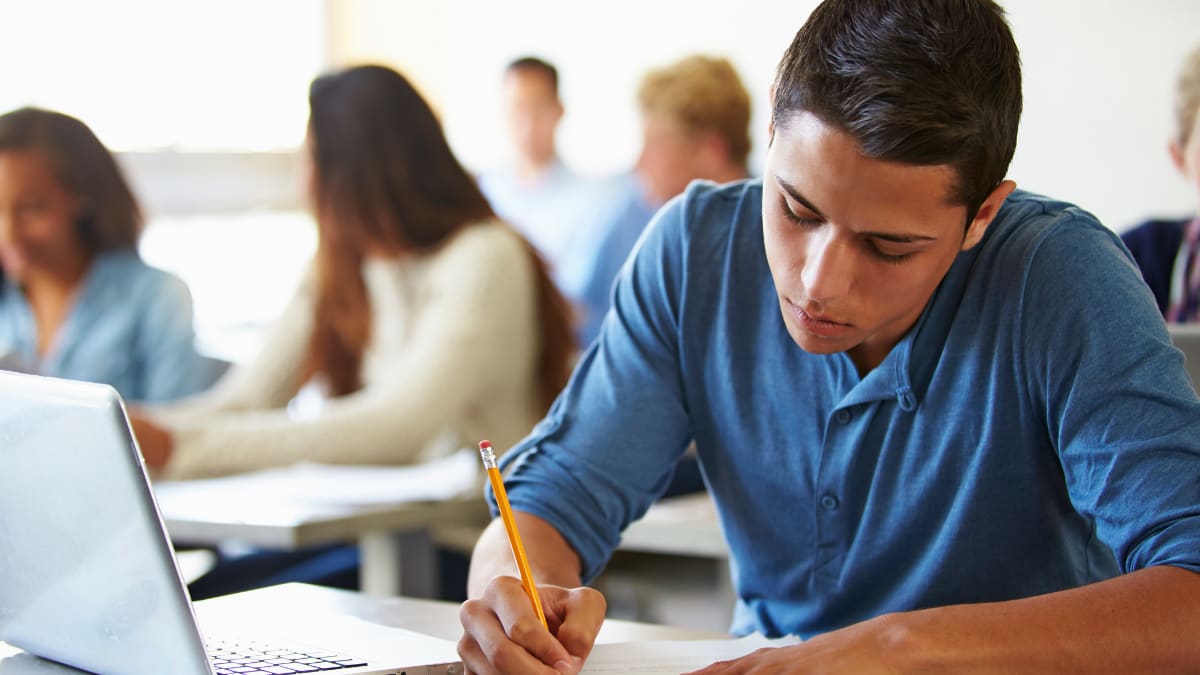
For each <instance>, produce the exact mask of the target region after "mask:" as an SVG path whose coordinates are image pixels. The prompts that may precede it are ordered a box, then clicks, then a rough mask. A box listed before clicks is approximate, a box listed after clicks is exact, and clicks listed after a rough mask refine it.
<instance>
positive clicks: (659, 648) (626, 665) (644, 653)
mask: <svg viewBox="0 0 1200 675" xmlns="http://www.w3.org/2000/svg"><path fill="white" fill-rule="evenodd" d="M797 644H800V639H799V638H795V637H787V638H779V639H768V638H765V637H763V636H762V635H759V634H758V633H753V634H750V635H747V636H746V637H743V638H737V639H732V640H648V641H645V642H617V643H611V644H602V645H596V646H595V647H593V648H592V653H591V655H590V656H588V660H587V663H585V664H584V666H583V671H582V672H583V674H585V675H591V674H597V673H625V674H626V675H668V674H669V675H679V673H686V672H690V671H693V670H699V669H700V668H703V667H705V666H708V665H711V664H713V663H716V662H717V661H728V660H729V659H735V658H737V657H739V656H745V655H746V654H749V653H750V652H752V651H754V650H756V649H761V648H763V647H787V646H791V645H797Z"/></svg>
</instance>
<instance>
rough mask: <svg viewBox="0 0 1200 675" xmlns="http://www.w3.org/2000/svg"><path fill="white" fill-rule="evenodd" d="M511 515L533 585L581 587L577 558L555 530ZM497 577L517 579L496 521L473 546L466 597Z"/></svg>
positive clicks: (524, 516)
mask: <svg viewBox="0 0 1200 675" xmlns="http://www.w3.org/2000/svg"><path fill="white" fill-rule="evenodd" d="M513 515H514V517H515V518H516V521H517V529H518V530H520V532H521V543H522V545H523V546H524V548H525V555H526V557H527V558H528V559H529V567H530V568H531V569H532V570H533V576H534V581H535V582H537V583H539V584H553V585H555V586H563V587H565V588H574V587H576V586H579V585H580V584H581V583H582V581H581V579H580V573H579V570H580V564H579V556H577V555H576V554H575V551H574V550H573V549H572V548H571V546H570V545H569V544H567V540H566V539H563V537H562V535H560V534H559V533H558V530H556V529H554V527H553V526H552V525H550V523H547V522H546V521H545V520H542V519H541V518H538V517H537V516H533V515H530V514H528V513H522V512H521V511H516V512H514V514H513ZM498 575H509V576H518V572H517V564H516V562H515V560H514V559H513V554H512V548H511V547H510V546H509V543H508V535H507V534H506V533H505V531H504V523H503V522H501V520H500V519H499V518H497V519H495V520H493V521H492V523H491V524H490V525H488V527H487V529H485V530H484V532H483V535H482V536H480V538H479V542H478V543H476V544H475V551H474V553H472V554H471V572H470V577H469V579H468V585H467V591H468V595H469V596H470V597H472V598H476V597H479V596H480V594H482V593H483V589H484V587H485V586H487V583H488V581H490V580H491V579H492V578H493V577H496V576H498Z"/></svg>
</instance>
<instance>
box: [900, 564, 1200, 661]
mask: <svg viewBox="0 0 1200 675" xmlns="http://www.w3.org/2000/svg"><path fill="white" fill-rule="evenodd" d="M1198 607H1200V574H1196V573H1193V572H1190V571H1188V570H1184V569H1181V568H1175V567H1154V568H1149V569H1145V570H1140V571H1138V572H1134V573H1131V574H1127V575H1124V576H1121V577H1117V578H1115V579H1110V580H1108V581H1104V582H1100V583H1096V584H1091V585H1089V586H1085V587H1081V588H1076V589H1072V590H1069V591H1062V592H1059V593H1051V594H1048V595H1043V596H1038V597H1032V598H1026V599H1022V600H1013V601H1008V602H997V603H987V604H978V605H957V606H952V607H942V608H937V609H930V610H922V611H918V612H908V613H904V614H895V615H890V616H887V617H881V619H880V620H879V621H881V622H882V624H883V628H882V629H883V630H884V631H885V633H890V637H891V638H892V639H891V640H888V642H889V643H890V644H893V645H896V646H897V647H898V648H899V650H900V651H901V652H902V653H903V654H904V655H905V659H904V660H908V661H909V663H907V664H906V665H907V666H911V667H910V668H902V669H901V670H903V672H922V673H936V672H947V673H951V672H953V673H966V672H970V673H1100V672H1109V673H1175V672H1179V673H1182V672H1197V670H1198V669H1200V640H1198V639H1197V636H1198V635H1200V611H1197V608H1198Z"/></svg>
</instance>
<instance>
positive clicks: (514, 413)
mask: <svg viewBox="0 0 1200 675" xmlns="http://www.w3.org/2000/svg"><path fill="white" fill-rule="evenodd" d="M363 277H364V280H365V282H366V287H367V295H368V296H369V302H370V308H371V341H370V343H369V344H368V346H367V349H366V352H365V354H364V357H363V360H362V381H363V388H362V389H361V390H359V391H357V392H355V393H353V394H350V395H348V396H343V397H339V398H333V399H328V400H326V401H325V402H324V405H323V406H322V408H321V410H320V412H319V414H316V415H312V416H306V417H305V418H303V419H297V418H296V416H295V415H289V413H288V411H287V408H286V406H287V403H288V401H289V400H290V399H291V398H292V397H293V396H294V395H295V393H296V391H295V382H296V381H297V378H298V373H299V372H300V369H301V368H302V366H303V362H304V358H305V355H306V353H307V348H308V343H309V338H310V335H311V331H312V323H313V304H314V298H313V289H312V284H311V281H310V280H309V281H306V282H305V283H303V284H301V287H300V289H299V290H298V292H297V294H296V295H295V297H294V298H293V299H292V301H291V303H290V304H289V305H288V307H287V309H286V310H285V311H284V313H283V315H282V316H281V317H280V318H279V320H278V321H277V322H276V323H275V325H274V326H273V328H272V329H271V330H270V332H269V335H268V337H267V339H266V341H265V343H264V345H263V348H262V350H261V352H260V354H259V355H258V357H257V358H256V359H254V360H253V361H251V362H248V363H246V364H243V365H240V366H238V367H235V368H234V369H233V370H231V371H230V373H229V374H228V375H227V376H226V377H225V378H223V379H222V380H221V382H220V383H218V385H217V386H216V387H214V389H213V390H212V391H210V392H208V393H206V394H203V395H201V396H199V397H197V398H194V399H191V400H189V401H186V402H183V403H181V404H179V405H176V406H171V407H167V408H160V409H158V410H157V411H154V412H153V416H154V418H155V420H156V421H158V422H159V423H161V424H163V425H164V426H165V427H167V428H168V429H170V430H171V431H172V432H173V437H174V448H173V452H172V455H171V458H170V460H169V462H168V463H167V466H166V467H165V468H164V471H163V475H162V477H163V478H166V479H184V478H201V477H206V476H216V475H222V474H230V473H237V472H244V471H252V470H255V469H262V468H267V467H274V466H282V465H288V464H292V463H295V462H299V461H305V460H307V461H314V462H326V463H342V464H390V465H397V464H410V463H416V462H420V461H423V460H428V459H432V458H434V457H437V456H440V455H444V454H446V453H448V452H451V451H453V450H455V449H457V448H460V447H470V446H474V445H475V443H476V442H478V440H479V439H483V438H487V439H490V440H491V441H492V442H493V444H494V445H495V446H496V447H497V448H508V447H510V446H511V445H513V444H515V443H516V442H517V441H518V440H520V439H521V437H522V436H524V435H525V434H526V433H527V432H528V431H529V430H530V429H531V428H532V427H533V425H534V423H536V422H537V420H538V418H539V417H540V416H541V414H542V413H543V412H544V411H543V410H542V409H541V405H540V404H539V402H538V390H537V384H536V377H535V368H536V356H537V353H538V350H539V348H540V344H541V338H540V335H539V331H538V325H539V324H538V308H537V303H536V297H537V296H536V289H535V276H534V272H533V262H532V260H531V259H530V257H529V256H528V255H527V253H526V251H525V249H524V248H523V246H522V244H521V241H520V239H519V237H518V235H516V234H515V233H514V232H513V231H512V230H510V229H509V228H507V227H505V226H503V225H501V224H499V223H486V224H481V225H475V226H471V227H467V228H464V229H463V230H461V231H460V232H459V233H458V234H457V235H455V236H454V237H453V239H451V240H450V241H449V242H447V243H446V244H444V245H443V246H442V247H440V248H439V249H438V250H436V251H434V252H432V253H429V254H425V255H422V256H409V257H404V258H399V259H372V260H370V261H368V262H367V263H366V264H365V265H364V267H363Z"/></svg>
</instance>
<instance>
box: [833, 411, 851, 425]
mask: <svg viewBox="0 0 1200 675" xmlns="http://www.w3.org/2000/svg"><path fill="white" fill-rule="evenodd" d="M834 418H836V419H837V421H838V424H847V423H849V422H850V411H849V410H844V409H843V410H839V411H837V414H835V415H834Z"/></svg>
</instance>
